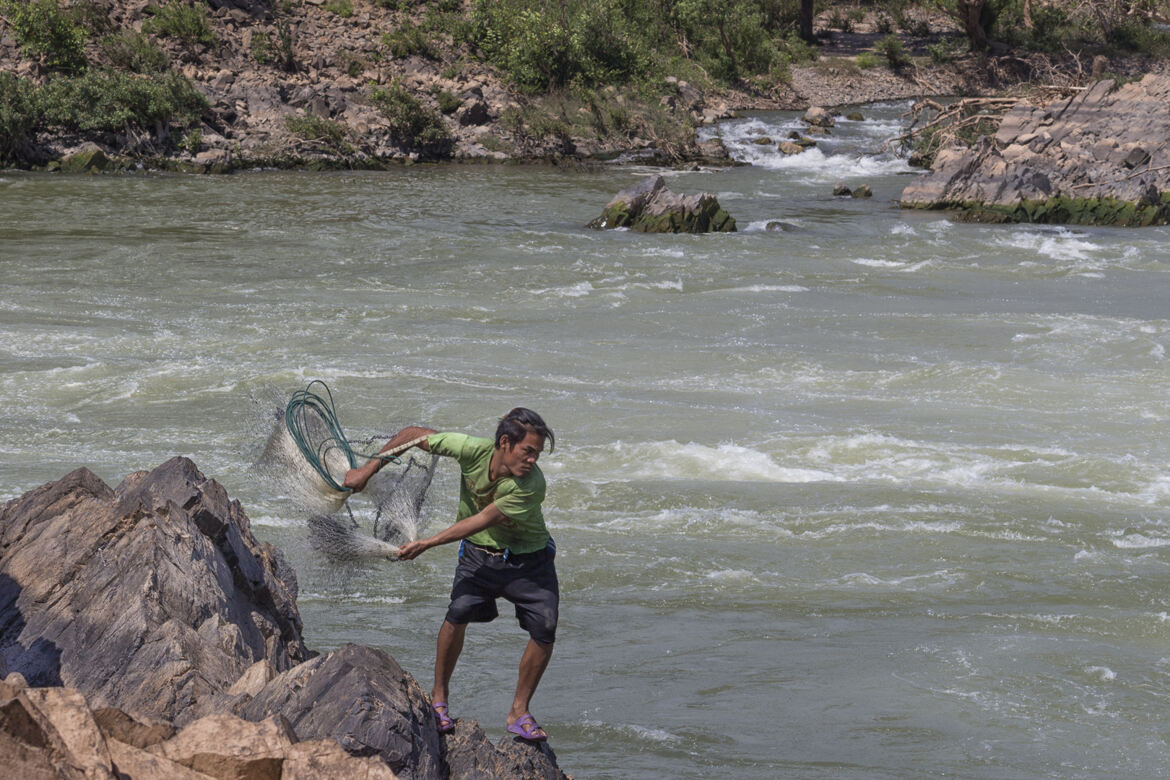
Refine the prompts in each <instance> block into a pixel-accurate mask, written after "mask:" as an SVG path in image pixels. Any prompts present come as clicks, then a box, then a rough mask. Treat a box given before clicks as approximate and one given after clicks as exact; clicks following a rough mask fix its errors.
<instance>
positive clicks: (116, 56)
mask: <svg viewBox="0 0 1170 780" xmlns="http://www.w3.org/2000/svg"><path fill="white" fill-rule="evenodd" d="M98 48H99V49H101V52H102V54H103V55H105V57H106V59H107V60H108V61H109V63H110V65H112V66H113V67H115V68H119V69H121V70H128V71H130V72H131V73H162V72H164V71H165V70H167V69H168V68H169V67H170V64H171V63H170V60H169V59H168V58H167V55H166V54H165V53H163V51H162V50H161V49H160V48H158V46H156V45H155V44H154V42H153V41H152V40H150V38H148V37H147V36H145V35H143V34H142V33H140V32H136V31H134V30H122V31H121V32H116V33H114V34H112V35H107V36H106V37H105V38H102V39H101V41H99V42H98Z"/></svg>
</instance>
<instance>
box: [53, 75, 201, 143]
mask: <svg viewBox="0 0 1170 780" xmlns="http://www.w3.org/2000/svg"><path fill="white" fill-rule="evenodd" d="M37 99H38V103H39V106H40V111H41V122H42V123H43V125H44V126H45V127H47V128H60V129H63V130H70V131H81V132H125V131H126V130H127V129H128V128H140V129H144V130H148V131H153V130H154V129H155V127H156V126H157V125H160V124H161V125H164V126H168V125H179V126H181V127H185V126H187V125H190V124H192V123H194V122H195V121H197V120H198V119H199V117H200V116H201V115H202V114H203V112H204V111H206V110H207V109H208V103H207V99H206V98H205V97H203V95H202V94H201V93H200V92H199V90H197V89H195V87H194V86H192V84H191V82H190V81H188V80H187V79H186V77H184V76H182V75H181V74H178V73H174V72H170V73H166V74H163V75H161V76H158V75H155V76H142V75H137V74H132V73H123V72H120V71H100V70H99V71H89V72H88V73H85V74H83V75H81V76H74V77H69V78H58V79H54V80H53V81H50V82H49V83H48V84H46V85H44V86H43V87H41V88H40V90H39V93H38V96H37Z"/></svg>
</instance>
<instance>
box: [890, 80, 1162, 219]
mask: <svg viewBox="0 0 1170 780" xmlns="http://www.w3.org/2000/svg"><path fill="white" fill-rule="evenodd" d="M1168 139H1170V76H1163V75H1150V76H1146V77H1145V78H1144V79H1142V80H1141V81H1140V82H1135V83H1131V84H1126V85H1124V86H1118V85H1117V83H1116V82H1114V81H1113V80H1106V81H1098V82H1096V83H1095V84H1093V85H1092V86H1090V87H1088V88H1087V89H1085V90H1084V91H1082V92H1080V93H1078V94H1076V95H1074V96H1073V97H1070V98H1066V99H1063V100H1058V101H1056V102H1054V103H1051V104H1049V105H1047V106H1041V107H1036V106H1032V105H1029V104H1026V103H1020V104H1017V105H1016V106H1015V107H1014V108H1012V109H1011V110H1010V111H1009V112H1008V113H1007V114H1006V115H1005V116H1004V117H1003V120H1002V121H1001V123H1000V125H999V129H998V131H997V132H996V134H995V136H994V137H990V138H988V137H985V138H983V139H982V140H981V141H980V142H978V143H977V144H975V145H974V146H973V147H971V148H958V147H956V148H949V149H945V150H942V151H940V152H939V153H938V154H937V155H936V157H935V161H934V165H933V167H932V170H931V173H929V174H927V175H924V176H922V177H920V178H918V179H917V180H915V181H914V182H913V183H912V184H910V185H909V186H908V187H906V188H905V190H903V192H902V198H901V203H902V206H903V207H904V208H925V209H958V210H959V211H960V212H961V214H962V215H965V216H967V217H968V218H971V219H976V220H987V221H1010V222H1053V223H1061V222H1064V223H1074V224H1107V225H1153V224H1165V223H1167V222H1170V206H1167V203H1166V201H1165V199H1164V195H1163V194H1164V193H1168V192H1170V148H1167V143H1166V142H1167V140H1168Z"/></svg>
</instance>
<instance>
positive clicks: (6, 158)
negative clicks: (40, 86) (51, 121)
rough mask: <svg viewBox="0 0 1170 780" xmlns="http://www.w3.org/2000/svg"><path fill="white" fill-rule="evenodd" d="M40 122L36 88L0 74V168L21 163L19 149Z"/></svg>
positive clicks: (9, 74) (7, 75)
mask: <svg viewBox="0 0 1170 780" xmlns="http://www.w3.org/2000/svg"><path fill="white" fill-rule="evenodd" d="M40 121H41V120H40V108H39V107H38V105H37V88H36V85H34V84H33V83H32V82H31V81H29V80H28V79H22V78H20V77H18V76H17V75H16V74H14V73H9V72H7V71H0V165H12V164H15V163H18V162H20V160H21V157H22V154H21V150H22V149H23V147H24V146H25V144H26V143H27V142H28V141H29V139H31V138H32V136H33V134H34V133H35V132H36V130H37V126H38V125H39V124H40Z"/></svg>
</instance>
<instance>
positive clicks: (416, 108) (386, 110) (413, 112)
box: [369, 83, 454, 156]
mask: <svg viewBox="0 0 1170 780" xmlns="http://www.w3.org/2000/svg"><path fill="white" fill-rule="evenodd" d="M369 101H370V103H371V104H372V105H373V106H374V107H375V108H377V109H378V111H379V113H381V114H382V116H384V117H386V119H388V120H389V122H390V131H391V133H392V134H393V135H394V138H395V140H396V141H398V142H399V143H401V144H403V145H405V146H408V147H411V148H414V149H417V150H419V151H422V152H425V153H426V154H430V155H435V156H445V155H446V154H448V153H449V152H450V150H451V146H452V144H453V143H454V140H453V139H452V138H451V134H450V133H449V132H448V131H447V127H446V125H444V124H443V120H442V119H440V118H439V116H438V114H436V113H435V112H434V111H432V110H431V109H429V108H427V107H426V106H424V105H423V104H422V103H421V102H420V101H419V99H418V98H416V97H415V96H414V95H412V94H411V93H410V91H409V90H408V89H406V88H405V87H403V86H402V85H401V84H398V83H390V84H388V85H386V86H385V87H374V88H373V89H371V90H370V93H369Z"/></svg>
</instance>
